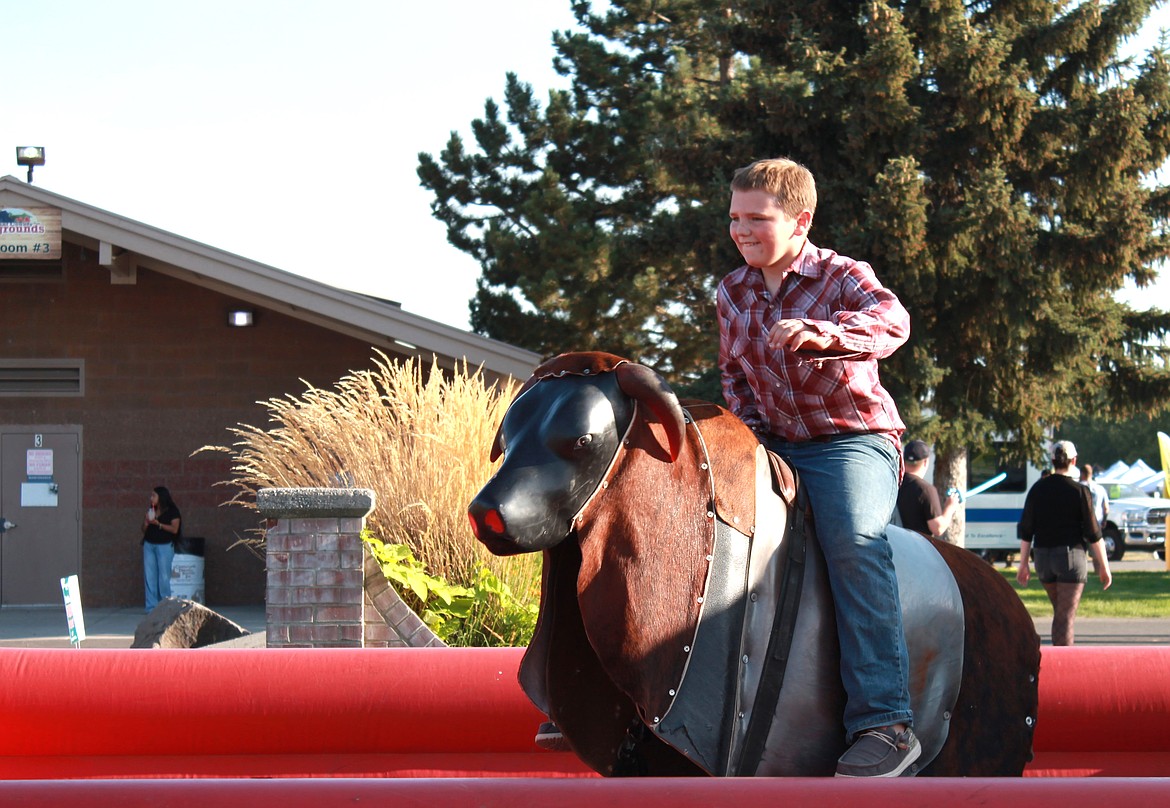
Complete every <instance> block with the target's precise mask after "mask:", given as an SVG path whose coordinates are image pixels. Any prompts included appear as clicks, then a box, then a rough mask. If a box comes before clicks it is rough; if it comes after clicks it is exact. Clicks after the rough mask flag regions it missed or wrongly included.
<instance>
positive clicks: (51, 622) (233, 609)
mask: <svg viewBox="0 0 1170 808" xmlns="http://www.w3.org/2000/svg"><path fill="white" fill-rule="evenodd" d="M208 608H209V609H211V610H212V611H214V612H217V613H218V614H221V615H223V616H224V617H226V618H227V619H228V620H231V621H232V622H233V623H237V624H239V625H240V626H242V627H244V628H245V629H247V630H248V631H250V632H252V633H254V634H259V633H262V632H263V631H265V629H266V628H267V626H266V622H265V613H264V607H263V606H262V605H254V606H220V607H216V606H209V607H208ZM82 615H83V617H84V619H85V633H86V639H85V640H84V641H83V642H82V643H81V647H82V648H129V647H130V645H131V643H133V642H134V630H135V629H136V628H137V627H138V623H139V621H141V620H142V618H143V617H145V615H144V614H143V612H142V610H141V609H137V608H129V607H127V608H121V609H85V610H84V611H83V613H82ZM1035 622H1036V633H1037V634H1039V635H1040V641H1041V643H1043V644H1044V645H1051V643H1052V638H1051V628H1052V618H1051V617H1041V618H1036V621H1035ZM1076 640H1077V644H1078V645H1170V619H1165V618H1148V619H1128V618H1116V617H1094V618H1088V617H1078V618H1077V622H1076ZM69 647H71V646H70V643H69V626H68V623H67V622H66V619H65V607H64V606H56V607H54V606H4V607H0V648H69Z"/></svg>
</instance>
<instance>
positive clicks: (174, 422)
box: [0, 243, 373, 608]
mask: <svg viewBox="0 0 1170 808" xmlns="http://www.w3.org/2000/svg"><path fill="white" fill-rule="evenodd" d="M63 269H64V276H63V279H62V280H59V281H54V282H48V283H45V282H39V283H33V282H4V283H3V284H0V323H3V326H0V350H2V351H3V355H4V356H5V357H7V358H21V359H62V358H68V359H81V360H83V361H84V363H85V394H84V395H83V396H80V397H73V398H53V397H36V396H28V397H26V396H21V397H0V424H5V425H37V424H58V425H79V426H80V427H81V434H82V446H81V481H82V497H81V499H82V513H81V534H82V535H81V570H80V576H81V581H82V593H83V597H84V599H85V603H84V605H85V606H87V607H99V606H132V605H141V604H142V602H143V585H142V552H141V549H140V547H139V543H138V542H139V538H140V537H141V532H140V530H139V526H140V524H141V520H142V513H143V511H145V509H146V507H147V504H148V500H149V497H150V492H151V489H152V488H154V487H155V486H158V485H165V486H167V487H168V488H169V489H170V490H171V493H172V494H173V495H174V497H175V502H176V504H177V505H178V506H179V509H180V510H181V511H182V514H183V532H184V533H185V534H187V535H189V536H201V537H203V538H205V539H206V551H205V552H206V567H205V570H204V576H205V579H206V595H207V603H208V605H209V606H211V607H212V608H215V607H216V606H228V605H236V604H242V603H261V602H263V598H264V589H265V570H264V561H263V559H260V558H257V557H255V556H254V555H252V554H251V553H249V552H248V551H247V550H244V549H241V548H236V549H232V550H229V549H228V548H229V547H231V545H233V544H234V543H235V542H236V541H237V540H238V539H240V538H243V537H246V536H248V535H249V531H252V530H255V529H256V528H258V527H259V523H258V520H257V517H256V513H255V512H254V511H252V510H248V509H245V508H238V507H230V508H225V507H221V503H222V502H224V501H225V500H226V499H228V498H229V497H230V496H231V495H232V494H233V493H234V489H230V488H224V487H217V486H216V483H219V482H222V481H224V480H228V479H230V478H231V476H232V475H231V461H230V457H229V455H227V454H224V453H200V454H193V453H194V452H196V450H198V449H199V448H200V447H202V446H205V445H221V446H222V445H229V444H231V443H233V442H234V441H235V440H236V438H235V437H234V436H232V435H231V434H230V433H229V432H228V431H227V430H228V429H229V428H230V427H235V426H237V425H238V424H241V423H243V424H250V425H253V426H257V427H261V428H268V426H269V423H268V416H267V413H266V411H265V408H264V407H263V406H261V405H259V404H257V402H258V401H263V400H266V399H269V398H281V397H284V396H287V395H289V394H293V395H298V394H300V393H302V392H304V390H305V382H308V383H310V384H313V385H317V386H320V387H325V388H328V387H330V386H331V385H332V384H333V383H334V382H335V381H337V380H338V379H340V378H341V377H342V376H344V375H345V374H346V373H348V372H349V371H350V370H357V369H363V368H369V367H372V366H373V363H372V361H371V357H372V356H373V350H372V349H371V347H370V346H369V344H368V343H366V342H364V341H361V340H357V339H353V338H351V337H347V336H344V335H342V334H338V333H336V332H333V331H330V330H328V329H325V328H321V327H317V326H314V325H311V324H308V323H305V322H303V321H300V320H296V319H293V318H291V317H287V316H285V315H282V314H279V313H277V312H274V311H269V310H266V309H263V308H260V307H256V306H249V308H252V309H255V310H256V325H255V326H254V327H252V328H229V327H228V326H227V324H226V317H227V311H228V309H230V308H233V306H234V305H235V304H236V303H237V301H236V300H234V299H233V298H232V297H231V296H230V295H225V294H221V293H218V292H215V291H212V290H210V289H205V288H201V287H198V286H195V285H193V284H191V283H187V282H185V281H183V280H181V279H179V278H175V277H171V276H168V275H165V274H162V273H160V272H155V271H152V270H150V269H146V268H142V267H140V268H139V269H138V278H137V283H135V284H133V285H114V284H111V283H110V273H109V270H107V269H105V268H103V267H101V266H99V265H98V263H97V253H96V251H95V250H94V249H93V248H85V247H82V246H80V245H78V244H72V243H67V244H65V249H64V259H63ZM302 379H303V380H304V381H301V380H302Z"/></svg>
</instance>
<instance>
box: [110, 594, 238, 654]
mask: <svg viewBox="0 0 1170 808" xmlns="http://www.w3.org/2000/svg"><path fill="white" fill-rule="evenodd" d="M250 633H251V632H250V631H248V630H247V629H246V628H244V627H243V626H240V625H238V624H237V623H233V622H232V621H231V620H228V619H227V618H226V617H224V616H223V615H221V614H219V613H217V612H214V611H212V610H211V609H208V608H207V607H206V606H204V605H203V604H201V603H196V602H195V601H193V600H183V599H182V598H167V599H165V600H163V601H161V602H160V603H159V604H158V606H156V607H154V610H153V611H151V613H150V614H148V615H147V616H146V617H144V618H142V621H141V622H140V623H139V624H138V627H137V628H136V629H135V630H134V642H133V644H132V645H131V646H130V647H131V648H203V647H204V646H207V645H215V644H216V643H221V642H224V641H226V640H234V639H237V638H239V637H243V636H244V635H246V634H250Z"/></svg>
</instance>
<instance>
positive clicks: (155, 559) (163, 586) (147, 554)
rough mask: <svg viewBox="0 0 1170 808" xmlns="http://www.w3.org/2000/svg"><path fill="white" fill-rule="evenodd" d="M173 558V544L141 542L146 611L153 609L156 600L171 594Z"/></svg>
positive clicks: (156, 603) (156, 602)
mask: <svg viewBox="0 0 1170 808" xmlns="http://www.w3.org/2000/svg"><path fill="white" fill-rule="evenodd" d="M174 560H175V545H173V544H171V543H170V542H167V543H166V544H151V543H150V542H143V543H142V568H143V570H144V571H145V573H146V576H145V578H146V611H147V612H150V611H153V610H154V607H155V606H157V605H158V602H159V601H160V600H162V599H163V598H169V597H170V596H171V562H172V561H174Z"/></svg>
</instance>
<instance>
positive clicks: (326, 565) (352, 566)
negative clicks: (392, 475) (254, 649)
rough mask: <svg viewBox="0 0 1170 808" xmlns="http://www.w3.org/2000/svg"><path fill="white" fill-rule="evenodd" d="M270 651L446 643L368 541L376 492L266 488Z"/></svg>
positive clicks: (260, 501) (262, 497)
mask: <svg viewBox="0 0 1170 808" xmlns="http://www.w3.org/2000/svg"><path fill="white" fill-rule="evenodd" d="M256 504H257V507H258V508H259V511H260V515H261V516H263V517H264V518H266V519H268V520H269V527H268V531H267V537H268V540H267V576H268V595H267V608H266V614H267V631H268V640H267V644H268V647H269V648H360V647H366V648H385V647H392V646H394V647H404V646H405V647H423V646H426V647H432V646H442V645H443V642H442V641H441V640H440V639H439V638H438V637H436V636H435V635H434V633H433V632H431V630H430V629H429V628H427V627H426V625H425V624H424V623H423V622H422V620H421V619H419V617H418V615H416V614H415V613H414V612H413V611H411V610H410V609H409V608H408V607H407V606H406V604H404V603H403V602H402V600H401V599H400V598H399V597H398V594H397V593H396V592H395V591H394V589H393V587H391V586H390V585H389V582H387V580H386V577H385V576H384V575H383V574H382V571H381V569H380V568H379V567H378V563H377V561H375V560H374V558H373V556H372V555H371V554H370V550H369V547H368V546H366V544H365V542H363V541H362V540H361V532H362V527H363V526H364V524H365V517H366V516H368V515H369V514H370V512H371V511H373V509H374V492H373V491H370V490H369V489H365V488H267V489H262V490H261V491H259V492H258V494H257V496H256Z"/></svg>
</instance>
